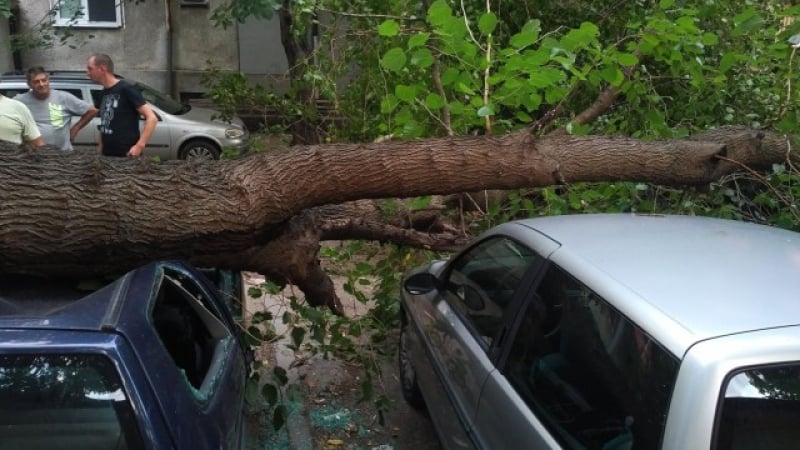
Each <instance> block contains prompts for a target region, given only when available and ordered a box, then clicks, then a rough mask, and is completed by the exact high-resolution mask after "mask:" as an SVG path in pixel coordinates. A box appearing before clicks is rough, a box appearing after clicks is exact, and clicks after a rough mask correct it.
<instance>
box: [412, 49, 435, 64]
mask: <svg viewBox="0 0 800 450" xmlns="http://www.w3.org/2000/svg"><path fill="white" fill-rule="evenodd" d="M411 64H412V65H414V66H418V67H421V68H423V69H427V68H428V67H430V66H432V65H433V53H431V51H430V50H428V49H427V48H420V49H418V50H417V51H415V52H414V54H413V55H411Z"/></svg>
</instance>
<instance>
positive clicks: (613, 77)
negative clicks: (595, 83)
mask: <svg viewBox="0 0 800 450" xmlns="http://www.w3.org/2000/svg"><path fill="white" fill-rule="evenodd" d="M603 79H604V80H606V81H607V82H608V83H609V84H611V85H613V86H619V85H620V84H622V82H623V81H625V75H624V74H623V73H622V71H621V70H619V68H618V67H615V66H606V67H605V68H604V69H603Z"/></svg>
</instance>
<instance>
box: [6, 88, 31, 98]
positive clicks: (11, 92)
mask: <svg viewBox="0 0 800 450" xmlns="http://www.w3.org/2000/svg"><path fill="white" fill-rule="evenodd" d="M25 92H28V89H0V94H3V95H4V96H6V97H8V98H14V96H16V95H17V94H22V93H25Z"/></svg>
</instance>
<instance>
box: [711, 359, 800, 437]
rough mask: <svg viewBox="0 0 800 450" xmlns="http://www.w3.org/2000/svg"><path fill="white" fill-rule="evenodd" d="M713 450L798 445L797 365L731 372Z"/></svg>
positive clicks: (799, 401)
mask: <svg viewBox="0 0 800 450" xmlns="http://www.w3.org/2000/svg"><path fill="white" fill-rule="evenodd" d="M719 411H720V414H719V418H718V421H717V430H716V433H715V437H716V438H715V445H714V447H713V448H715V449H716V450H751V449H762V448H768V449H771V450H783V449H787V450H788V449H796V448H797V447H798V443H800V427H798V426H797V425H798V423H800V363H794V364H791V365H782V366H771V367H756V368H751V369H747V370H744V371H740V372H737V373H734V374H733V375H732V376H730V377H728V381H727V383H726V385H725V387H724V396H723V398H722V401H721V406H720V409H719Z"/></svg>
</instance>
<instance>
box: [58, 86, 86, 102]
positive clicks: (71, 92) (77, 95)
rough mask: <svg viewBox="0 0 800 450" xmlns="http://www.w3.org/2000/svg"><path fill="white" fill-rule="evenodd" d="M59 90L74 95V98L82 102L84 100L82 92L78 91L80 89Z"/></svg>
mask: <svg viewBox="0 0 800 450" xmlns="http://www.w3.org/2000/svg"><path fill="white" fill-rule="evenodd" d="M59 90H61V91H65V92H69V93H70V94H72V95H74V96H75V97H78V98H79V99H81V100H84V98H83V90H82V89H80V88H61V89H59Z"/></svg>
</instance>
